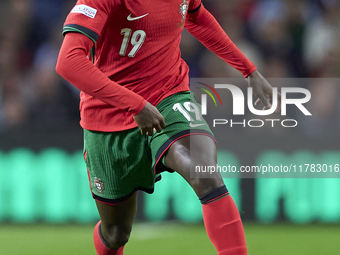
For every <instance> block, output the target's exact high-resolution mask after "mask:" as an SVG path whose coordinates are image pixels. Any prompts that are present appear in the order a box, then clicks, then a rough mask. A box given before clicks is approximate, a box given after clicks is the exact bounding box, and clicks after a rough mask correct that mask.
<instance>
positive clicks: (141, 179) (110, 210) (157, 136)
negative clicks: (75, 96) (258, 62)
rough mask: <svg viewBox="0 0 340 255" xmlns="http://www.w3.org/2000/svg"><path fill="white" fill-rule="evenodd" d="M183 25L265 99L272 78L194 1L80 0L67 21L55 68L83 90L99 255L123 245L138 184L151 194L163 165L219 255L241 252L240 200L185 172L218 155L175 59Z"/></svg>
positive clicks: (216, 180)
mask: <svg viewBox="0 0 340 255" xmlns="http://www.w3.org/2000/svg"><path fill="white" fill-rule="evenodd" d="M184 28H186V29H187V30H188V31H189V32H190V33H191V34H193V35H194V36H195V37H196V38H197V39H198V40H199V41H200V42H202V43H203V44H204V45H205V46H206V47H207V48H208V49H210V50H211V51H213V52H214V53H215V54H217V55H218V56H219V57H220V58H222V59H223V60H225V61H226V62H227V63H228V64H230V65H231V66H233V67H235V68H236V69H237V70H239V71H240V72H241V73H242V74H243V76H244V77H246V78H247V80H248V83H249V85H250V86H252V87H253V89H254V94H255V95H256V96H257V97H258V98H259V99H260V100H261V101H262V103H263V104H264V107H265V108H270V107H271V103H270V101H271V99H270V95H271V93H272V87H271V86H270V85H269V84H268V83H267V82H266V80H265V79H264V78H263V77H262V76H261V75H260V74H259V72H258V71H257V69H256V67H255V66H254V64H253V63H252V62H251V61H249V60H248V59H247V58H246V57H245V56H244V55H243V54H242V53H241V52H240V50H239V49H238V48H237V47H236V46H235V45H234V44H233V43H232V42H231V40H230V39H229V38H228V36H227V35H226V33H225V32H224V31H223V29H222V28H221V27H220V26H219V24H218V23H217V21H216V20H215V18H214V17H213V16H212V15H211V14H210V13H209V12H208V11H207V10H206V9H205V8H204V6H203V4H202V3H201V0H166V1H165V0H134V1H132V0H78V2H77V3H76V5H75V7H74V8H73V9H72V11H71V12H70V14H69V15H68V17H67V19H66V22H65V24H64V28H63V34H64V35H65V38H64V42H63V44H62V47H61V50H60V54H59V58H58V63H57V67H56V70H57V72H58V73H59V74H60V75H61V76H62V77H64V78H65V79H66V80H68V81H69V82H70V83H72V84H73V85H74V86H76V87H77V88H79V89H80V90H81V91H82V92H81V94H80V97H81V103H80V112H81V122H80V124H81V126H82V128H83V129H84V158H85V162H86V165H87V168H88V175H89V179H90V188H91V192H92V195H93V198H94V199H95V200H96V205H97V208H98V211H99V214H100V218H101V221H100V222H98V224H97V225H96V227H95V229H94V235H93V237H94V244H95V248H96V251H97V254H98V255H109V254H112V255H113V254H115V255H118V254H119V255H121V254H123V250H124V245H125V244H126V242H127V241H128V239H129V236H130V232H131V228H132V223H133V220H134V216H135V213H136V191H137V190H143V191H146V192H148V193H152V192H153V189H154V183H155V180H157V179H158V177H159V173H161V172H162V171H170V172H177V173H178V174H180V175H181V176H182V177H183V178H184V179H185V180H186V181H187V182H188V184H189V185H190V186H191V187H192V188H193V189H194V191H195V193H196V194H197V196H198V198H199V199H200V201H201V203H202V208H203V218H204V224H205V227H206V231H207V233H208V236H209V238H210V240H211V242H212V243H213V245H214V246H215V248H216V250H217V253H218V254H219V255H232V254H235V255H236V254H238V255H244V254H247V247H246V242H245V236H244V230H243V226H242V222H241V218H240V215H239V212H238V209H237V207H236V205H235V203H234V201H233V199H232V198H231V196H230V195H229V193H228V190H227V188H226V186H225V185H224V183H223V179H222V178H221V176H220V174H219V173H215V174H212V175H211V178H191V176H190V165H199V166H213V165H216V164H217V162H216V145H215V140H214V136H213V134H212V132H211V130H210V129H209V126H208V125H207V123H206V122H205V121H204V119H203V118H202V116H201V114H200V112H199V109H200V107H199V105H198V104H197V102H196V101H195V100H194V99H193V98H194V97H192V96H191V92H190V89H189V78H188V72H189V69H188V66H187V65H186V63H185V62H184V61H183V60H182V59H181V54H180V49H179V44H180V40H181V33H182V31H183V29H184ZM257 102H259V101H257ZM190 144H191V145H192V146H195V153H192V154H193V155H191V154H190ZM159 185H161V183H160V184H159Z"/></svg>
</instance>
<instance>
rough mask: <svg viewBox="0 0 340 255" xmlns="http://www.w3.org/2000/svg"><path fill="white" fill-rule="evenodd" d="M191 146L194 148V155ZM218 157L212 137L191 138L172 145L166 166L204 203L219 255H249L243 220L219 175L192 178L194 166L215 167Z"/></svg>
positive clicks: (203, 207) (208, 223)
mask: <svg viewBox="0 0 340 255" xmlns="http://www.w3.org/2000/svg"><path fill="white" fill-rule="evenodd" d="M190 147H193V148H194V149H192V150H191V152H190ZM216 158H217V156H216V145H215V142H214V141H213V139H212V138H210V137H209V136H203V135H191V136H186V137H183V138H181V139H179V140H177V141H176V142H174V143H173V144H172V145H171V146H170V148H169V150H168V151H167V154H166V156H165V164H166V166H167V167H169V168H171V169H172V170H174V171H176V172H178V173H179V174H180V175H181V176H182V177H183V178H184V179H185V180H186V181H187V182H188V183H189V184H190V186H191V187H192V188H193V189H194V191H195V192H196V194H197V196H198V197H199V199H200V200H201V203H202V209H203V219H204V224H205V228H206V231H207V234H208V236H209V238H210V240H211V242H212V243H213V244H214V246H215V248H216V250H217V253H218V255H246V254H247V247H246V241H245V236H244V230H243V225H242V221H241V217H240V214H239V212H238V209H237V207H236V204H235V203H234V201H233V199H232V198H231V196H230V195H229V192H228V190H227V188H226V187H225V185H224V182H223V179H222V177H221V175H220V173H213V174H211V176H209V177H210V178H197V177H196V178H192V177H191V176H190V168H191V166H216V165H217V159H216Z"/></svg>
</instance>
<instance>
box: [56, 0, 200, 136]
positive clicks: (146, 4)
mask: <svg viewBox="0 0 340 255" xmlns="http://www.w3.org/2000/svg"><path fill="white" fill-rule="evenodd" d="M200 4H201V2H200V0H192V1H191V2H188V1H186V0H171V1H154V0H134V1H131V0H78V2H77V4H76V6H75V7H74V8H73V9H72V11H71V12H70V14H69V15H68V17H67V19H66V22H65V24H64V29H63V33H64V34H65V33H68V32H80V33H83V34H85V35H87V36H88V37H90V38H91V39H92V40H93V41H94V42H95V46H94V50H93V52H94V54H93V56H94V59H93V60H94V65H95V66H96V67H98V68H99V69H100V70H101V71H102V72H103V73H104V74H106V75H107V76H108V77H109V78H110V79H111V80H113V81H115V82H117V83H118V84H120V85H121V86H125V87H126V88H128V89H130V90H132V91H134V92H135V93H137V94H139V95H141V96H142V97H143V98H145V99H146V100H147V101H148V102H150V103H151V104H153V105H156V104H157V103H159V102H160V101H161V100H162V99H163V98H165V97H167V96H169V95H171V94H174V93H176V92H180V91H187V90H189V80H188V71H189V68H188V66H187V65H186V63H185V62H184V61H183V60H182V59H181V53H180V49H179V44H180V40H181V33H182V31H183V29H184V23H185V18H186V15H187V11H188V10H193V9H195V8H197V7H198V6H199V5H200ZM80 110H81V126H82V127H83V128H85V129H89V130H98V131H119V130H125V129H129V128H133V127H136V126H137V125H136V123H135V122H134V120H133V118H132V115H131V113H129V112H126V111H123V110H120V109H117V108H114V107H111V106H110V105H108V104H106V103H104V102H102V101H100V100H98V99H96V98H94V97H92V96H90V95H87V94H85V93H84V92H81V105H80ZM99 112H100V114H98V113H99Z"/></svg>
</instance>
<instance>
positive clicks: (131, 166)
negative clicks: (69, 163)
mask: <svg viewBox="0 0 340 255" xmlns="http://www.w3.org/2000/svg"><path fill="white" fill-rule="evenodd" d="M157 109H158V110H159V111H160V113H161V114H162V115H163V117H164V120H165V124H166V127H165V128H164V129H163V130H162V132H160V133H155V134H154V135H153V136H143V135H142V134H141V133H140V130H139V128H134V129H130V130H125V131H119V132H98V131H89V130H85V129H84V158H85V162H86V166H87V170H88V175H89V180H90V188H91V192H92V195H93V198H94V199H96V200H98V201H101V202H103V203H106V204H113V205H114V204H118V203H121V202H123V201H125V200H127V199H128V198H129V197H130V196H131V195H132V194H133V193H134V192H135V191H136V190H143V191H145V192H147V193H150V194H151V193H153V190H154V184H155V182H156V181H157V180H160V173H161V172H163V171H169V172H173V171H172V170H171V169H169V168H167V167H166V166H165V165H164V163H163V160H162V159H163V158H164V154H165V152H166V151H167V150H168V148H169V147H170V146H171V144H173V143H174V142H175V141H177V140H178V139H180V138H182V137H185V136H188V135H193V134H195V135H197V134H200V135H208V136H211V137H212V138H213V137H214V136H213V133H212V132H211V130H210V128H209V126H208V124H207V123H206V122H205V120H204V119H203V118H202V115H201V112H200V109H201V108H200V105H199V104H198V103H197V102H196V98H195V95H194V94H193V93H192V92H190V91H187V92H180V93H176V94H174V95H171V96H169V97H167V98H165V99H163V100H162V101H161V102H160V103H159V104H158V105H157Z"/></svg>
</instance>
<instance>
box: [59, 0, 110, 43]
mask: <svg viewBox="0 0 340 255" xmlns="http://www.w3.org/2000/svg"><path fill="white" fill-rule="evenodd" d="M112 2H113V1H112V0H111V1H110V0H78V1H77V3H76V5H75V6H74V7H73V9H72V10H71V12H70V13H69V15H68V16H67V18H66V21H65V23H64V28H63V35H65V34H66V33H69V32H78V33H82V34H85V35H86V36H88V37H89V38H90V39H91V40H92V41H93V42H96V41H97V40H98V39H99V37H100V35H101V32H102V29H103V27H104V25H105V24H106V22H107V20H108V17H109V15H110V12H111V7H112V5H113V4H112Z"/></svg>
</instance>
